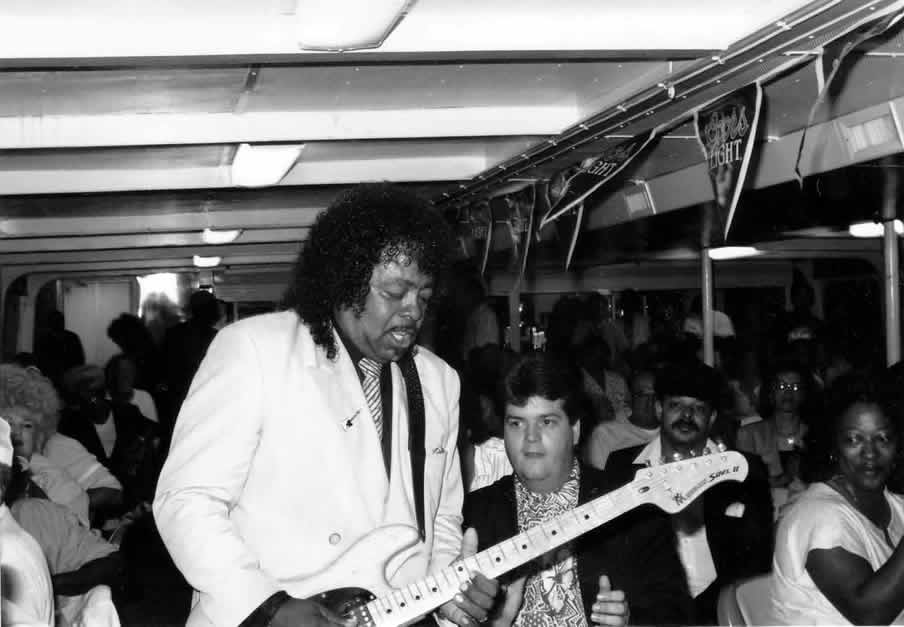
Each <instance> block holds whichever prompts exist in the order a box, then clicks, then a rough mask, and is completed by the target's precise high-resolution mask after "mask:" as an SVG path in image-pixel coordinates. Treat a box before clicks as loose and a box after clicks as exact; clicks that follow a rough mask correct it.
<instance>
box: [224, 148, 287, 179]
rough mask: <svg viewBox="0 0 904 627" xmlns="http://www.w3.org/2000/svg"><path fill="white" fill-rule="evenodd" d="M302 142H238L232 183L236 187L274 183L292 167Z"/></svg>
mask: <svg viewBox="0 0 904 627" xmlns="http://www.w3.org/2000/svg"><path fill="white" fill-rule="evenodd" d="M302 148H304V144H289V145H286V144H281V145H269V144H266V145H255V146H252V145H251V144H239V148H238V150H237V151H236V152H235V159H233V160H232V184H233V185H236V186H238V187H264V186H267V185H276V184H277V183H279V182H280V181H281V180H282V179H283V177H284V176H285V175H286V174H287V173H288V172H289V170H291V169H292V166H294V165H295V162H296V161H297V160H298V157H299V155H300V154H301V149H302Z"/></svg>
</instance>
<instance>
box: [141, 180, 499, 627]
mask: <svg viewBox="0 0 904 627" xmlns="http://www.w3.org/2000/svg"><path fill="white" fill-rule="evenodd" d="M452 240H453V238H452V237H451V235H450V233H449V231H448V227H447V226H446V224H445V222H444V220H443V218H442V217H441V216H440V215H439V214H438V213H437V212H436V211H435V210H434V209H433V208H432V207H431V206H430V205H429V204H428V203H427V202H425V201H423V200H421V199H420V198H418V197H416V196H414V195H412V194H411V193H409V192H407V191H405V190H404V189H402V188H399V187H396V186H393V185H390V184H388V183H381V184H371V185H362V186H359V187H356V188H354V189H352V190H350V191H348V192H346V193H345V194H343V195H341V196H340V197H339V198H338V199H337V200H335V201H334V202H333V203H332V204H331V205H330V207H328V208H327V209H326V211H324V212H323V213H321V214H320V215H319V216H318V218H317V220H316V221H315V223H314V225H313V226H312V228H311V230H310V234H309V235H308V238H307V240H306V241H305V242H304V245H303V247H302V250H301V253H300V255H299V258H298V263H297V266H296V271H295V278H294V282H293V284H292V285H291V286H290V288H289V293H288V301H289V304H290V305H291V306H292V309H291V310H289V311H283V312H280V313H274V314H265V315H262V316H257V317H253V318H249V319H246V320H242V321H240V322H238V323H235V324H233V325H230V326H228V327H226V328H225V329H223V330H222V331H220V332H219V333H218V334H217V336H216V338H215V339H214V340H213V342H212V343H211V345H210V348H209V349H208V352H207V354H206V356H205V357H204V360H203V362H202V363H201V366H200V369H199V370H198V373H197V374H196V375H195V378H194V381H193V382H192V385H191V388H190V389H189V392H188V396H187V397H186V399H185V402H184V404H183V405H182V409H181V410H180V412H179V416H178V419H177V422H176V427H175V431H174V433H173V441H172V446H171V449H170V454H169V458H168V459H167V462H166V464H165V466H164V468H163V472H162V474H161V476H160V481H159V484H158V488H157V496H156V500H155V502H154V514H155V517H156V521H157V524H158V526H159V528H160V533H161V536H162V537H163V540H164V542H165V543H166V545H167V547H168V549H169V551H170V553H171V555H172V557H173V560H174V562H175V563H176V566H178V567H179V569H180V570H181V571H182V573H183V575H185V578H186V579H187V580H188V582H189V583H190V584H191V585H192V587H193V588H194V589H195V594H194V598H193V603H192V610H191V615H190V616H189V619H188V625H189V626H190V627H201V626H203V627H207V626H211V625H217V626H220V625H224V626H235V625H243V626H245V627H264V626H268V627H269V626H272V627H288V626H290V625H291V626H296V625H305V626H306V627H318V626H322V625H350V624H353V623H354V621H353V620H349V619H343V618H342V617H341V616H339V615H338V614H337V613H336V612H335V611H333V609H331V608H330V607H327V606H326V605H325V604H324V603H323V602H322V599H321V598H320V597H319V594H320V593H322V592H325V591H327V590H330V589H333V588H337V587H345V586H349V585H367V583H368V582H362V581H359V580H357V579H356V577H355V569H356V568H357V567H360V566H363V564H362V563H361V562H362V561H363V560H364V558H362V557H358V556H357V554H356V553H354V551H355V548H358V549H360V548H361V546H362V545H359V544H356V543H357V542H358V541H359V540H362V539H363V538H365V537H366V536H368V534H369V533H371V532H373V531H374V530H376V529H377V528H379V527H382V526H385V525H407V526H409V527H412V528H416V529H418V530H419V532H420V541H419V542H417V543H416V544H415V545H414V546H413V547H410V548H408V549H406V550H404V551H402V552H401V553H399V554H398V555H395V556H393V555H392V554H391V552H390V549H389V548H387V553H386V554H381V555H379V556H374V555H370V556H368V559H369V565H371V566H373V565H375V564H373V562H377V563H378V564H379V563H384V562H388V567H387V569H386V570H387V576H388V578H389V583H390V585H391V586H392V587H393V588H399V587H401V586H403V585H407V584H411V583H414V582H415V581H417V580H419V579H421V578H423V577H425V576H426V575H428V574H430V573H435V572H437V571H439V570H441V569H442V568H444V567H446V566H448V565H449V564H450V563H451V562H452V561H453V560H454V559H456V558H457V557H458V556H459V553H460V552H466V551H471V550H474V547H476V544H477V539H476V538H475V537H474V532H473V531H471V532H469V533H466V534H465V536H464V539H463V536H462V530H461V521H462V515H461V506H462V498H463V489H462V481H461V472H460V467H459V460H458V453H457V450H456V440H457V437H458V403H459V381H458V376H457V375H456V373H455V371H454V370H453V369H452V368H451V367H449V366H448V365H447V364H446V363H445V362H443V361H442V360H440V359H439V358H438V357H436V356H435V355H433V354H432V353H431V352H430V351H428V350H426V349H423V348H421V349H418V348H417V347H416V346H415V339H416V337H417V334H418V331H419V330H420V327H421V324H422V322H423V320H424V314H425V311H426V309H427V306H428V305H429V303H430V301H431V299H432V296H433V292H434V282H435V281H436V279H438V278H439V275H440V273H441V272H442V271H443V270H444V267H445V265H446V259H447V254H448V244H449V242H451V241H452ZM349 551H351V553H347V552H349ZM346 555H351V556H353V557H352V558H351V559H348V560H345V561H342V560H339V558H340V557H343V556H346ZM390 558H391V561H389V560H390ZM337 564H338V566H336V565H337ZM331 566H335V567H334V568H333V570H331V571H329V572H326V571H327V569H330V567H331ZM371 587H372V586H371ZM496 591H497V584H496V582H495V581H490V580H488V579H486V578H484V577H483V576H481V575H479V574H478V575H476V576H475V577H474V578H473V579H470V580H469V581H467V582H465V583H463V584H462V585H461V588H460V589H457V590H456V594H455V597H454V599H453V600H452V601H449V602H448V603H446V604H444V605H443V606H442V607H441V608H440V609H439V611H438V612H437V614H438V616H439V617H440V618H443V619H447V620H450V621H453V622H455V623H457V624H459V625H469V624H473V623H476V622H479V621H482V620H485V619H486V617H487V611H488V610H489V609H490V608H491V607H492V604H493V600H494V597H495V595H496ZM377 592H379V591H377ZM429 620H432V619H429Z"/></svg>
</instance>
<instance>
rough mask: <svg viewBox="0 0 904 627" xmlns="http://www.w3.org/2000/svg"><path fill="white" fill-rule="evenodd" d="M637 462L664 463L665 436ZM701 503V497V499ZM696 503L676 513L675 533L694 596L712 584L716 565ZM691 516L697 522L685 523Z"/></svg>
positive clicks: (710, 445) (710, 446) (709, 444)
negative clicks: (697, 512)
mask: <svg viewBox="0 0 904 627" xmlns="http://www.w3.org/2000/svg"><path fill="white" fill-rule="evenodd" d="M706 448H708V449H709V450H711V451H717V450H718V449H717V447H716V444H715V442H713V441H712V440H709V439H707V440H706ZM634 463H635V464H645V465H648V466H658V465H659V464H661V463H662V440H661V439H660V438H656V439H654V440H652V441H650V443H649V444H647V445H646V446H645V447H644V448H643V450H642V451H641V452H640V454H639V455H638V456H637V458H636V459H635V460H634ZM698 503H699V506H702V503H703V502H702V501H698ZM694 505H695V504H694V503H692V504H691V505H690V506H689V508H688V509H689V510H690V511H688V510H685V511H687V512H688V514H687V515H685V514H684V513H679V514H676V516H678V517H679V519H678V520H677V521H675V522H676V523H677V524H676V525H675V534H676V535H677V537H678V556H679V557H680V558H681V564H682V565H683V566H684V572H685V574H686V575H687V587H688V589H689V590H690V593H691V596H692V597H694V598H697V597H698V596H699V595H700V594H701V593H702V592H703V591H704V590H706V589H707V588H708V587H709V585H710V584H711V583H712V582H714V581H715V580H716V565H715V563H714V562H713V554H712V552H711V551H710V550H709V541H708V540H707V539H706V524H705V523H704V522H703V516H702V512H700V513H699V516H694V513H695V512H694V511H693V509H692V508H694ZM689 518H698V519H699V520H696V521H695V523H696V524H690V525H687V524H682V523H683V522H685V521H687V520H688V519H689Z"/></svg>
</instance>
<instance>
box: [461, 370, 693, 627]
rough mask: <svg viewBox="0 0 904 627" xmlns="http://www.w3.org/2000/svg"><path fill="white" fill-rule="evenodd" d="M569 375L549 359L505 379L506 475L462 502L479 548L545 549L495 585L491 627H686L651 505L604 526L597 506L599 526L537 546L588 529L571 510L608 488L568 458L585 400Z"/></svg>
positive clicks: (674, 562) (684, 601)
mask: <svg viewBox="0 0 904 627" xmlns="http://www.w3.org/2000/svg"><path fill="white" fill-rule="evenodd" d="M571 370H572V369H571V368H569V367H568V366H567V365H565V364H564V363H562V362H560V361H558V360H557V359H556V358H555V357H553V356H552V355H551V354H549V353H536V354H533V355H530V356H528V357H525V358H523V359H522V360H521V361H520V362H519V363H518V364H517V365H516V366H515V367H514V368H513V369H512V370H511V371H510V372H509V374H508V375H507V376H506V378H505V384H504V394H505V399H504V400H505V404H506V415H505V419H504V438H505V446H506V452H507V454H508V457H509V459H510V460H511V462H512V466H513V468H514V471H515V473H514V475H511V476H507V477H504V478H502V479H500V480H499V481H497V482H496V483H494V484H492V485H490V486H487V487H485V488H483V489H481V490H477V491H476V492H473V493H471V494H469V495H468V496H467V498H466V500H465V508H464V519H465V520H464V524H465V527H473V528H474V529H476V531H477V537H478V538H479V541H480V549H486V548H487V547H490V546H493V545H495V544H499V543H501V542H503V541H504V540H508V539H509V538H511V537H513V536H516V535H517V534H519V533H522V532H528V534H527V536H522V539H520V540H519V541H518V544H519V546H517V547H516V546H513V545H512V544H511V543H504V544H502V545H501V553H502V555H506V554H510V553H512V551H513V550H514V551H516V552H520V551H523V550H525V548H527V546H528V545H538V546H543V547H544V549H545V548H546V547H550V548H549V550H548V551H547V552H546V553H545V554H543V555H542V556H540V557H538V558H537V559H534V560H532V561H530V562H528V563H527V564H525V565H524V566H522V567H520V568H518V569H516V570H515V571H513V572H512V573H510V574H509V575H508V576H507V578H503V579H502V581H507V582H508V583H509V585H508V587H507V589H506V594H505V598H504V599H501V600H500V607H499V608H497V611H496V614H495V616H494V621H495V622H494V625H501V626H507V625H511V624H512V623H513V622H515V623H516V624H524V625H544V626H545V625H549V626H554V625H588V624H590V623H593V624H610V625H624V624H626V623H627V622H628V619H629V615H630V620H631V622H633V623H640V624H663V623H684V624H686V623H687V622H689V619H690V613H689V610H690V597H689V596H688V592H687V587H686V584H685V580H684V576H683V571H682V568H681V562H680V561H679V559H678V554H677V552H676V549H675V545H674V542H673V541H672V534H671V527H670V525H669V519H668V516H666V515H665V514H663V513H662V512H661V511H659V510H657V509H655V508H654V507H652V506H641V507H639V508H636V509H633V510H631V511H629V512H628V513H626V514H624V515H623V516H620V517H618V518H615V519H614V520H611V521H610V522H606V523H604V521H606V520H607V519H608V518H609V517H610V513H609V512H607V511H605V509H604V508H601V507H596V508H594V509H593V514H592V516H591V518H595V519H596V522H598V523H600V524H601V526H598V527H596V528H595V529H593V530H591V531H589V532H588V533H586V534H584V535H582V536H581V537H579V538H577V539H576V540H574V541H573V542H568V543H565V544H564V545H561V546H558V547H553V545H554V544H556V543H555V542H551V543H550V544H546V545H543V542H544V540H543V538H546V540H549V538H550V537H551V536H555V535H556V534H557V533H558V529H561V530H562V532H563V534H564V533H565V532H566V531H567V530H569V529H573V528H574V524H575V523H577V524H583V525H584V526H585V527H587V526H589V525H588V524H587V523H584V522H583V521H584V520H589V519H584V516H583V515H582V516H581V517H580V519H578V518H577V517H576V516H575V514H574V512H573V510H574V509H575V508H576V507H577V506H579V505H580V504H583V503H586V502H588V501H590V500H592V499H594V498H597V497H600V496H603V495H604V494H606V493H607V492H609V491H611V490H612V489H614V488H615V487H617V483H616V482H615V481H614V480H613V478H611V477H609V476H608V475H607V474H606V473H603V472H601V471H598V470H595V469H593V468H591V467H588V466H583V465H581V464H579V463H578V461H577V458H576V456H575V444H576V440H577V438H578V435H579V432H580V418H581V416H582V415H584V414H585V413H586V401H585V400H583V399H582V392H581V389H580V381H581V379H580V377H579V376H576V374H575V373H573V372H572V371H571ZM614 509H616V508H615V507H613V510H614ZM611 515H612V516H614V515H615V513H614V512H612V513H611ZM556 518H558V519H559V524H555V523H553V527H552V530H551V531H550V530H549V527H548V525H549V523H550V521H551V520H553V519H556ZM603 523H604V524H603ZM541 525H542V526H543V528H542V529H535V528H536V527H538V526H541ZM529 530H533V532H529ZM532 548H533V547H532Z"/></svg>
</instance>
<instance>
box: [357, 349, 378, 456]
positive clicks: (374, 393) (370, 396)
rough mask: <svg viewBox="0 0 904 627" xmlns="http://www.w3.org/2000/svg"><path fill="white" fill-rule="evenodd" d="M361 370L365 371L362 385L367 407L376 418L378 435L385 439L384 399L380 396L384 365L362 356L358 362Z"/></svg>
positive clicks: (375, 423)
mask: <svg viewBox="0 0 904 627" xmlns="http://www.w3.org/2000/svg"><path fill="white" fill-rule="evenodd" d="M358 366H360V368H361V371H362V372H363V373H364V381H363V382H362V383H361V387H363V388H364V398H365V399H367V407H368V409H370V415H371V417H373V419H374V425H375V426H376V427H377V437H378V438H380V440H382V439H383V401H382V400H381V397H380V370H381V369H382V367H383V364H381V363H380V362H378V361H374V360H373V359H368V358H367V357H362V358H361V361H359V362H358Z"/></svg>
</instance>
